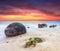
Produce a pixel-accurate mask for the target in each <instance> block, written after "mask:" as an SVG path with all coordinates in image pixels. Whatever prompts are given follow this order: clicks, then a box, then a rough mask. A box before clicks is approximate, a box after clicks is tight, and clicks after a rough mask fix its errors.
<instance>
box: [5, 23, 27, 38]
mask: <svg viewBox="0 0 60 51" xmlns="http://www.w3.org/2000/svg"><path fill="white" fill-rule="evenodd" d="M25 33H26V28H25V26H24V25H23V24H21V23H11V24H9V25H8V26H7V28H6V29H5V35H6V36H8V37H12V36H17V35H22V34H25Z"/></svg>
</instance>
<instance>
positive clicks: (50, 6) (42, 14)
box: [0, 0, 60, 21]
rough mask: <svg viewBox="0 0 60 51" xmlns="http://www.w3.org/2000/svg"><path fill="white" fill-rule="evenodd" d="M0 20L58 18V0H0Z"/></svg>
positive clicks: (59, 0) (59, 8)
mask: <svg viewBox="0 0 60 51" xmlns="http://www.w3.org/2000/svg"><path fill="white" fill-rule="evenodd" d="M0 20H22V21H30V20H33V21H36V20H37V21H40V20H60V0H0Z"/></svg>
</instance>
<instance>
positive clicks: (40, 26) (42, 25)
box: [38, 24, 47, 28]
mask: <svg viewBox="0 0 60 51" xmlns="http://www.w3.org/2000/svg"><path fill="white" fill-rule="evenodd" d="M44 27H47V24H38V28H44Z"/></svg>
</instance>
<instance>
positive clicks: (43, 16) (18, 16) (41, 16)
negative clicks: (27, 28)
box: [0, 9, 60, 21]
mask: <svg viewBox="0 0 60 51" xmlns="http://www.w3.org/2000/svg"><path fill="white" fill-rule="evenodd" d="M20 10H21V9H20ZM0 20H21V21H27V20H34V21H35V20H37V21H38V20H60V16H54V15H51V14H47V13H45V12H42V11H38V10H29V9H22V10H21V12H16V13H12V14H6V15H5V14H0Z"/></svg>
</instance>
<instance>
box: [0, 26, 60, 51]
mask: <svg viewBox="0 0 60 51" xmlns="http://www.w3.org/2000/svg"><path fill="white" fill-rule="evenodd" d="M26 29H27V33H26V34H24V35H19V36H16V37H11V38H10V37H9V38H8V37H6V36H5V35H2V34H1V33H0V51H60V28H37V27H34V26H33V27H32V28H31V27H30V28H29V29H28V28H26ZM0 32H1V31H0ZM30 37H41V38H43V39H44V41H43V42H42V43H38V44H37V45H36V46H35V47H30V48H24V44H25V42H26V41H27V40H28V39H29V38H30Z"/></svg>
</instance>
